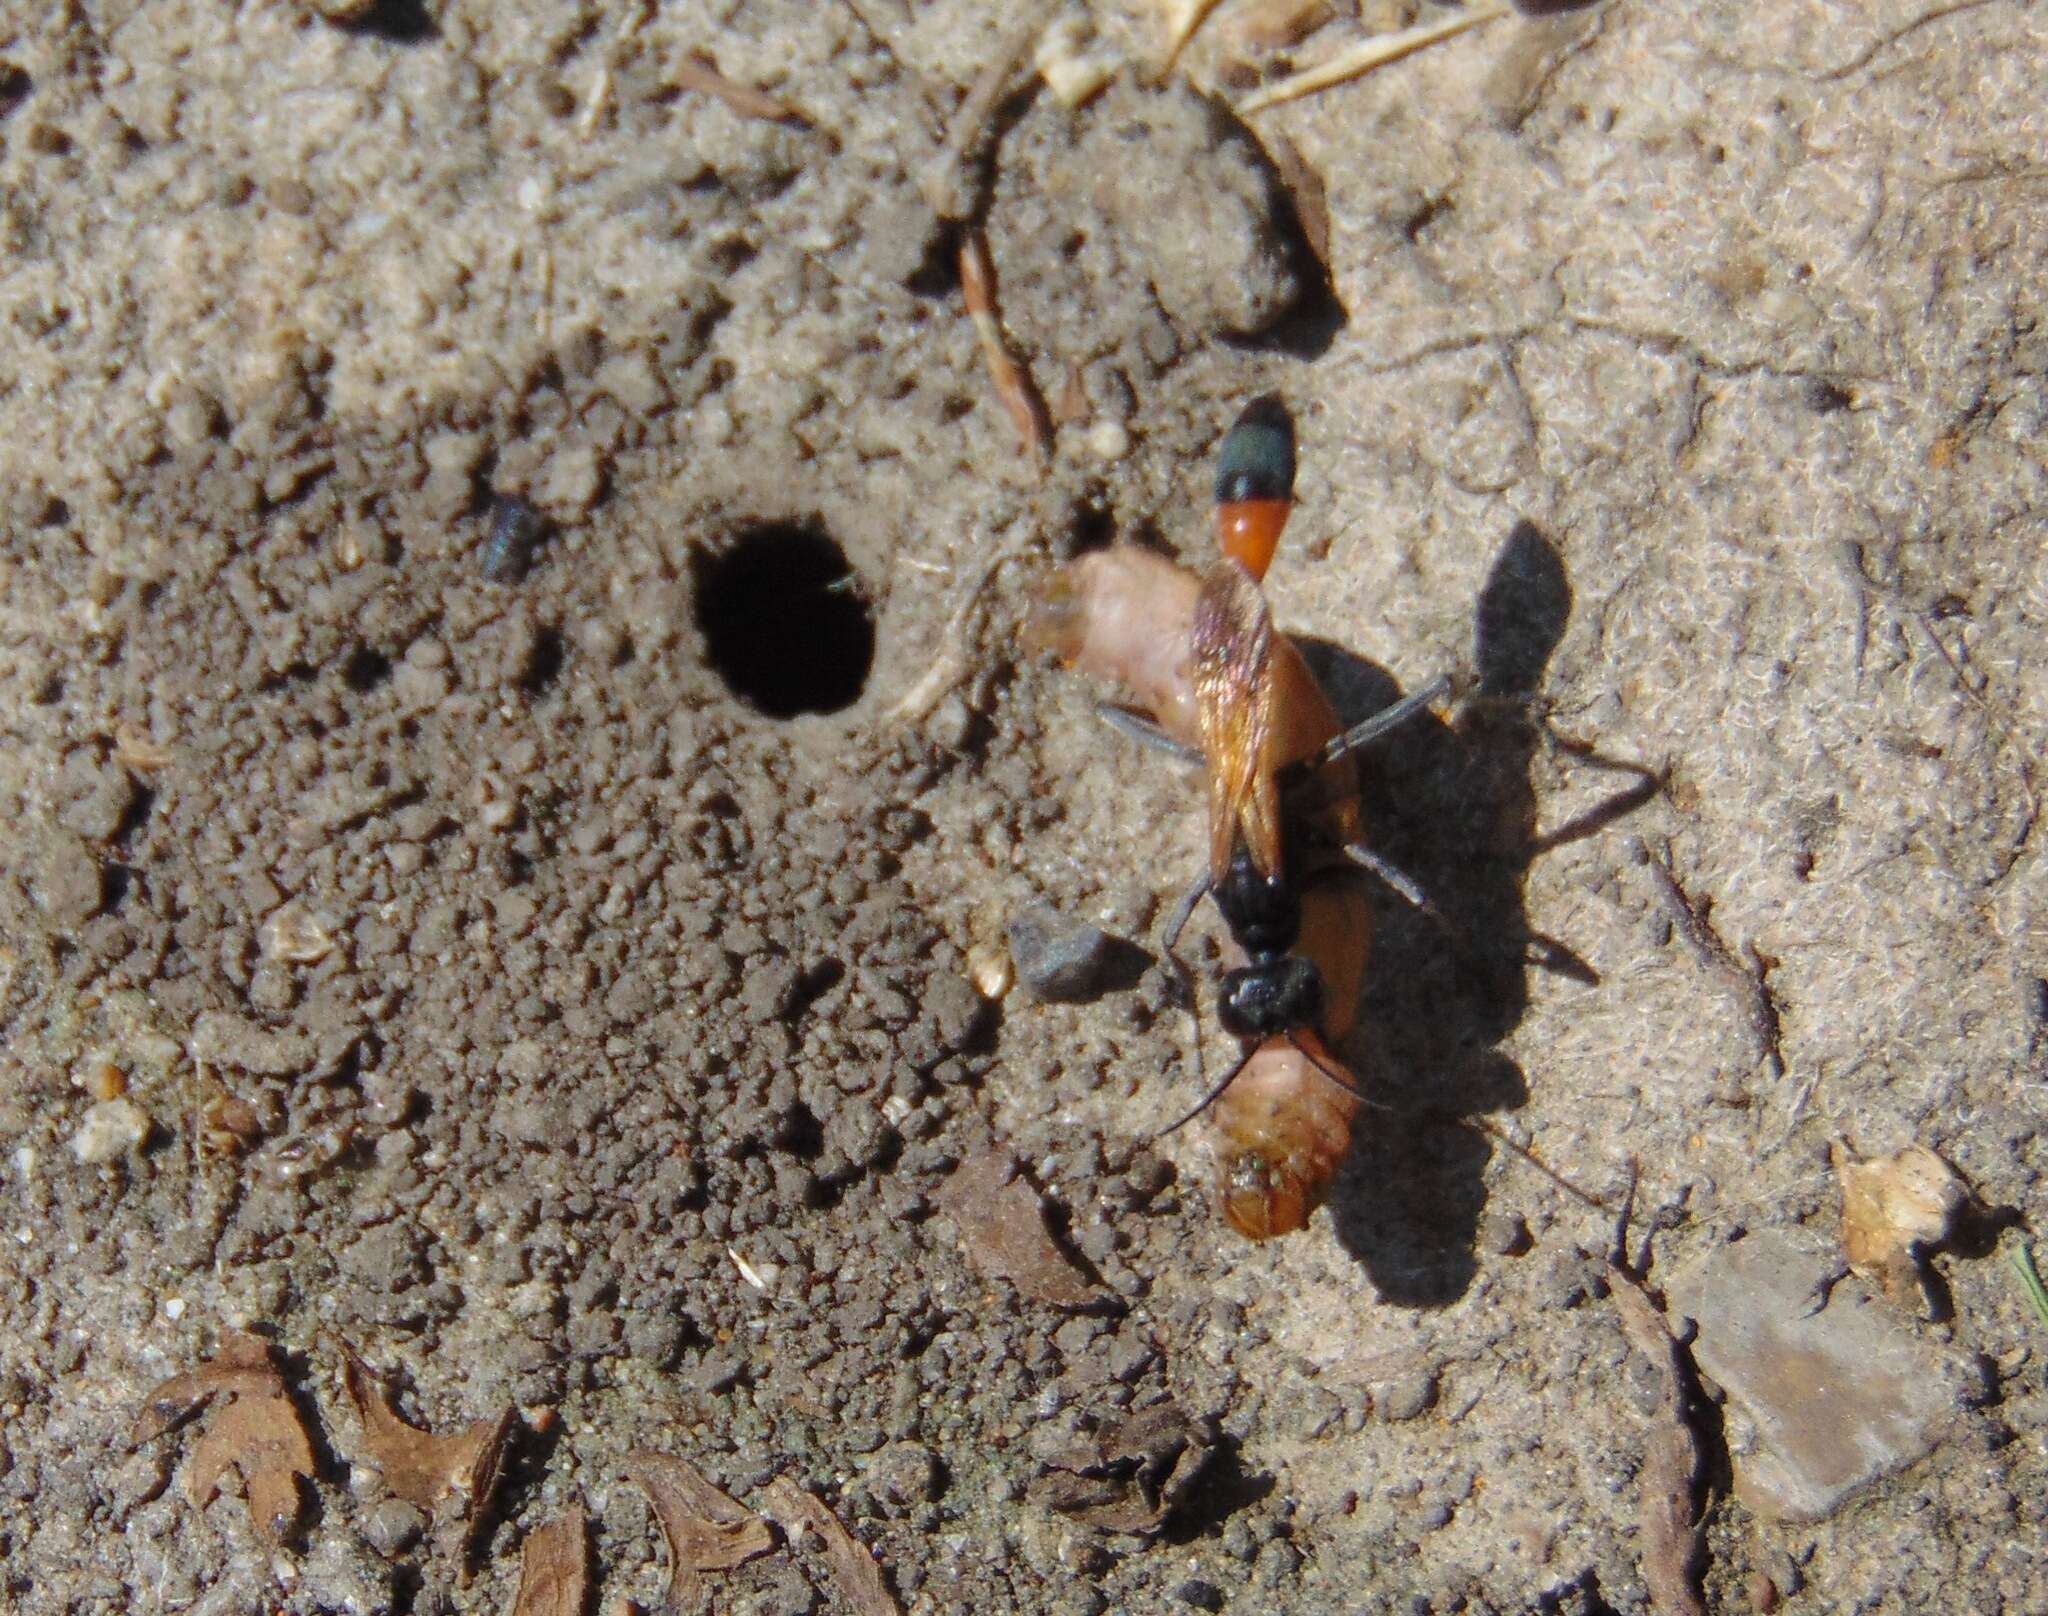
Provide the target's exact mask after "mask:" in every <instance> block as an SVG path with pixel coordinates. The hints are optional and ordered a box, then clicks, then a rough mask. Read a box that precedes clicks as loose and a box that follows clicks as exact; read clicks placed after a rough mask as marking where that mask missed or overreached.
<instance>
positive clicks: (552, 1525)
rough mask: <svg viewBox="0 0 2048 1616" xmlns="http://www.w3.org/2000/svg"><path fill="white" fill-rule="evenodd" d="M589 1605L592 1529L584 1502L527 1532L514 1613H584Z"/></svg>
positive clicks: (574, 1615) (527, 1615)
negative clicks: (584, 1511) (587, 1518)
mask: <svg viewBox="0 0 2048 1616" xmlns="http://www.w3.org/2000/svg"><path fill="white" fill-rule="evenodd" d="M589 1608H590V1529H589V1524H588V1522H587V1521H586V1519H585V1517H584V1514H583V1506H582V1505H581V1504H577V1505H574V1506H573V1507H571V1509H570V1510H569V1513H568V1514H566V1515H558V1516H556V1517H555V1519H553V1520H551V1521H549V1522H548V1523H547V1524H546V1525H545V1526H541V1527H537V1528H535V1530H534V1531H533V1532H532V1533H531V1534H529V1535H528V1537H527V1539H526V1544H525V1546H524V1547H523V1548H522V1549H521V1550H520V1551H519V1594H518V1597H517V1598H516V1599H515V1600H514V1601H513V1604H512V1616H583V1613H584V1611H586V1610H587V1609H589Z"/></svg>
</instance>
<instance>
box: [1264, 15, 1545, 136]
mask: <svg viewBox="0 0 2048 1616" xmlns="http://www.w3.org/2000/svg"><path fill="white" fill-rule="evenodd" d="M1512 10H1514V7H1513V6H1511V5H1507V4H1505V3H1504V0H1495V3H1494V4H1492V5H1479V6H1474V7H1472V8H1471V9H1470V10H1469V11H1460V12H1457V13H1455V14H1453V15H1451V16H1449V17H1445V18H1443V19H1442V20H1440V21H1438V22H1428V23H1417V24H1416V25H1415V26H1414V27H1413V28H1400V29H1396V30H1395V31H1394V32H1393V33H1390V34H1374V35H1373V36H1372V37H1371V38H1369V39H1361V40H1360V41H1358V43H1357V44H1355V45H1353V46H1351V47H1350V48H1349V49H1348V50H1342V51H1339V52H1338V53H1337V54H1336V55H1335V56H1332V57H1331V58H1329V60H1327V61H1323V62H1318V63H1317V64H1316V65H1315V66H1314V67H1305V68H1303V69H1302V70H1301V71H1300V72H1299V73H1290V74H1289V75H1288V76H1287V77H1286V78H1284V79H1275V80H1274V81H1273V82H1272V83H1271V84H1268V85H1265V86H1263V87H1261V88H1260V89H1256V90H1254V91H1252V93H1251V94H1250V95H1248V96H1246V97H1245V98H1244V99H1243V100H1242V101H1240V102H1238V104H1237V110H1238V112H1239V113H1240V114H1243V115H1246V116H1249V115H1250V114H1252V113H1254V112H1263V111H1265V110H1266V108H1268V107H1276V106H1278V105H1280V103H1281V102H1283V101H1295V100H1298V99H1300V98H1301V97H1302V96H1305V95H1313V94H1314V93H1315V92H1316V91H1318V90H1327V89H1329V88H1330V87H1331V86H1332V85H1335V84H1343V83H1345V82H1347V81H1348V80H1351V79H1355V78H1361V77H1363V76H1364V75H1365V74H1367V73H1370V72H1371V71H1372V70H1373V69H1374V68H1376V67H1384V66H1385V65H1386V64H1387V63H1389V62H1396V61H1399V60H1400V59H1401V58H1402V57H1404V56H1410V55H1413V54H1414V53H1415V52H1416V51H1419V50H1422V49H1423V48H1424V47H1426V46H1429V45H1434V44H1436V43H1437V42H1438V41H1440V40H1445V39H1450V38H1452V37H1453V36H1454V35H1457V34H1462V33H1463V32H1465V30H1466V29H1468V28H1477V27H1478V26H1479V25H1480V24H1481V23H1483V22H1492V21H1493V20H1494V19H1495V18H1496V17H1505V16H1506V15H1507V14H1508V13H1509V12H1511V11H1512Z"/></svg>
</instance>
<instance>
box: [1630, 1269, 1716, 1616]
mask: <svg viewBox="0 0 2048 1616" xmlns="http://www.w3.org/2000/svg"><path fill="white" fill-rule="evenodd" d="M1610 1279H1611V1282H1612V1284H1611V1294H1612V1296H1613V1298H1614V1310H1615V1312H1616V1313H1618V1314H1620V1315H1621V1328H1622V1333H1623V1334H1625V1335H1626V1336H1627V1337H1628V1339H1629V1344H1630V1345H1632V1346H1633V1347H1634V1348H1635V1349H1636V1351H1638V1352H1640V1353H1641V1354H1642V1355H1643V1356H1644V1357H1645V1358H1647V1359H1649V1360H1650V1363H1651V1364H1652V1365H1653V1366H1654V1367H1655V1369H1656V1371H1657V1380H1658V1384H1659V1387H1660V1389H1661V1391H1662V1394H1663V1395H1662V1398H1661V1400H1660V1401H1661V1406H1660V1407H1659V1408H1658V1411H1657V1415H1656V1418H1655V1421H1654V1423H1653V1424H1652V1426H1651V1429H1650V1434H1649V1438H1648V1440H1647V1441H1646V1442H1645V1443H1644V1444H1643V1465H1642V1469H1641V1470H1639V1471H1638V1472H1637V1473H1636V1482H1637V1489H1638V1498H1639V1500H1640V1502H1639V1505H1638V1508H1639V1510H1640V1513H1639V1515H1638V1524H1637V1539H1638V1542H1639V1546H1640V1548H1641V1552H1642V1567H1643V1582H1644V1584H1645V1585H1646V1586H1647V1587H1648V1588H1649V1590H1650V1608H1651V1609H1652V1610H1654V1611H1657V1612H1659V1613H1660V1616H1706V1609H1707V1607H1706V1604H1705V1603H1704V1601H1703V1600H1702V1598H1701V1595H1700V1587H1699V1562H1700V1536H1699V1507H1698V1493H1699V1477H1700V1450H1699V1442H1698V1440H1697V1438H1695V1437H1694V1435H1693V1429H1692V1425H1691V1424H1690V1422H1689V1421H1688V1420H1687V1418H1686V1409H1687V1405H1688V1398H1687V1392H1686V1387H1687V1381H1688V1376H1687V1372H1686V1367H1685V1364H1684V1361H1683V1359H1682V1356H1681V1353H1680V1349H1679V1345H1678V1343H1677V1342H1676V1341H1675V1340H1673V1339H1672V1336H1671V1329H1670V1326H1669V1325H1667V1324H1666V1323H1665V1320H1664V1313H1663V1310H1662V1309H1661V1308H1659V1307H1658V1306H1657V1304H1656V1303H1655V1302H1653V1301H1651V1300H1650V1295H1649V1292H1648V1291H1646V1290H1645V1289H1644V1288H1643V1285H1642V1282H1641V1281H1639V1280H1638V1279H1637V1278H1636V1277H1635V1276H1634V1275H1633V1274H1631V1273H1629V1272H1628V1271H1627V1270H1626V1269H1624V1268H1622V1267H1620V1266H1619V1265H1616V1266H1614V1267H1613V1268H1612V1269H1611V1270H1610Z"/></svg>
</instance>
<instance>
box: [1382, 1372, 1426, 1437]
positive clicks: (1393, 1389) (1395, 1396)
mask: <svg viewBox="0 0 2048 1616" xmlns="http://www.w3.org/2000/svg"><path fill="white" fill-rule="evenodd" d="M1435 1401H1436V1376H1435V1375H1433V1374H1430V1373H1429V1372H1428V1371H1427V1370H1419V1371H1417V1372H1416V1373H1415V1374H1412V1375H1403V1376H1402V1377H1401V1378H1400V1379H1399V1380H1396V1381H1393V1382H1391V1383H1389V1385H1388V1386H1387V1389H1386V1391H1385V1392H1384V1393H1383V1394H1382V1395H1381V1396H1380V1399H1379V1410H1380V1418H1381V1419H1383V1420H1386V1421H1387V1422H1388V1423H1389V1424H1398V1423H1399V1422H1400V1421H1402V1420H1412V1419H1418V1418H1420V1417H1421V1416H1422V1415H1423V1414H1425V1413H1427V1412H1428V1411H1429V1408H1430V1405H1431V1404H1433V1403H1434V1402H1435Z"/></svg>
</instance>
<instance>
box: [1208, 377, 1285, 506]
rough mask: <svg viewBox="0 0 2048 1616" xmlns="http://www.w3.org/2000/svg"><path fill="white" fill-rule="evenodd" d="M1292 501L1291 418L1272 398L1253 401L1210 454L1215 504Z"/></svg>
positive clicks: (1275, 395)
mask: <svg viewBox="0 0 2048 1616" xmlns="http://www.w3.org/2000/svg"><path fill="white" fill-rule="evenodd" d="M1293 497H1294V417H1293V416H1292V415H1290V414H1288V412H1287V406H1286V405H1285V404H1284V403H1282V402H1281V399H1280V395H1279V394H1278V393H1267V394H1265V395H1264V396H1262V397H1260V398H1255V399H1253V400H1252V401H1251V402H1250V403H1249V404H1247V405H1246V406H1245V407H1244V409H1243V411H1242V412H1241V413H1240V414H1239V415H1238V418H1237V421H1236V424H1235V425H1233V426H1232V427H1231V429H1230V431H1229V432H1228V433H1227V434H1226V435H1225V436H1224V439H1223V447H1222V448H1221V449H1219V450H1217V452H1216V503H1217V504H1218V505H1228V504H1232V503H1234V502H1235V501H1237V500H1241V499H1292V498H1293Z"/></svg>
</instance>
